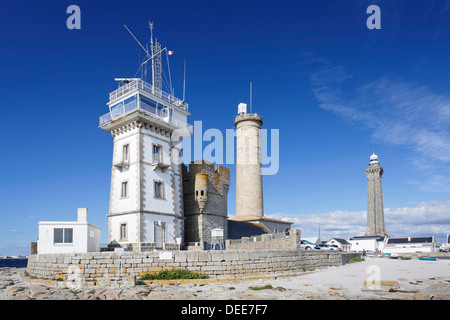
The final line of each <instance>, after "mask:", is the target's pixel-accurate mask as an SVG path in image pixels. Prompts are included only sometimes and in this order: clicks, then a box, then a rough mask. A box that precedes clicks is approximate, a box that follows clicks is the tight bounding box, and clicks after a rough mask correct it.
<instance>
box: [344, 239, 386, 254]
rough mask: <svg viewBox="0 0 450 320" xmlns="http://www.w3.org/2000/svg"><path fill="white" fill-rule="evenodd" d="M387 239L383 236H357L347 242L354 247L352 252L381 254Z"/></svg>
mask: <svg viewBox="0 0 450 320" xmlns="http://www.w3.org/2000/svg"><path fill="white" fill-rule="evenodd" d="M386 239H387V238H386V237H383V236H355V237H352V238H349V239H348V240H347V241H348V242H349V243H350V244H351V245H352V247H351V251H355V252H362V251H363V250H365V251H366V252H381V251H383V249H384V246H385V241H386Z"/></svg>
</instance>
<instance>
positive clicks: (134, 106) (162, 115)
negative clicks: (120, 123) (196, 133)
mask: <svg viewBox="0 0 450 320" xmlns="http://www.w3.org/2000/svg"><path fill="white" fill-rule="evenodd" d="M135 110H140V111H142V112H143V113H145V114H148V115H151V116H152V117H155V118H157V119H159V120H163V121H164V122H166V123H170V124H172V125H174V126H176V127H178V128H182V129H185V130H187V131H189V132H191V133H192V132H193V126H192V125H191V124H188V123H186V122H184V121H181V120H178V119H174V118H173V117H170V116H169V115H168V114H167V113H166V112H163V110H161V109H157V108H155V107H153V106H150V105H148V104H146V103H144V102H142V101H141V102H140V104H138V103H136V100H134V101H131V102H129V103H127V104H126V105H124V106H122V107H119V108H117V109H114V111H113V113H114V117H112V115H111V112H108V113H107V114H104V115H102V116H101V117H100V119H99V126H100V127H101V126H103V125H105V124H107V123H109V122H111V121H113V120H116V119H118V118H120V117H123V116H124V115H126V114H128V113H131V112H133V111H135ZM113 118H114V119H113Z"/></svg>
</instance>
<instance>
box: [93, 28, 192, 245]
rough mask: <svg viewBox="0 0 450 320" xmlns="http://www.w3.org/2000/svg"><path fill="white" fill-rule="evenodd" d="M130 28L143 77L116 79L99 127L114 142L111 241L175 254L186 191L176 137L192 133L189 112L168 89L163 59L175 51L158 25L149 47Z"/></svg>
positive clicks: (185, 105) (181, 229)
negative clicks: (160, 36) (160, 37)
mask: <svg viewBox="0 0 450 320" xmlns="http://www.w3.org/2000/svg"><path fill="white" fill-rule="evenodd" d="M125 28H126V26H125ZM126 29H127V30H128V31H129V32H130V34H131V35H132V36H133V38H134V39H135V40H136V41H137V43H138V44H139V46H140V47H141V48H142V49H143V50H144V52H145V58H144V60H143V61H142V63H141V64H140V66H139V69H138V71H137V72H136V74H138V73H139V72H140V77H136V75H135V77H133V78H120V79H116V81H118V85H119V86H118V88H117V89H116V90H115V91H113V92H111V93H110V94H109V102H108V103H107V105H108V108H109V112H108V113H106V114H105V115H103V116H101V117H100V124H99V127H100V128H101V129H103V130H106V131H108V132H109V133H111V135H112V136H113V138H114V147H113V160H112V170H111V191H110V203H109V213H108V242H109V246H110V247H123V248H127V249H128V250H133V251H149V250H155V249H156V250H157V249H161V250H175V249H177V248H178V245H177V242H179V241H180V238H181V239H182V238H184V237H183V230H184V225H183V219H182V217H183V199H182V196H183V192H182V179H181V160H180V151H181V149H180V144H179V143H176V142H172V141H171V136H172V133H173V132H174V130H177V129H184V130H186V133H187V134H190V132H191V131H192V129H191V128H192V126H190V125H189V124H188V123H187V117H188V116H189V115H190V113H189V112H188V105H187V103H185V101H182V100H180V99H177V98H175V97H174V96H173V89H172V87H171V80H170V81H169V83H168V86H169V89H168V91H169V93H168V92H165V91H164V90H163V84H164V81H163V79H165V77H163V75H164V74H163V72H164V71H163V69H162V61H163V59H162V57H163V54H164V55H165V56H166V58H167V62H168V61H169V57H168V56H169V55H170V54H171V53H172V52H168V51H167V49H166V48H163V49H161V45H160V44H159V43H158V42H157V41H156V40H154V39H153V24H152V23H150V33H151V37H150V44H149V45H147V46H146V47H144V46H143V45H142V44H141V43H140V42H139V41H138V40H137V39H136V37H134V35H133V34H132V33H131V31H130V30H129V29H128V28H126ZM148 48H149V49H148ZM150 63H151V83H148V82H147V81H146V80H147V69H148V68H147V65H148V64H150ZM168 69H169V74H170V68H168ZM169 79H170V75H169ZM177 239H178V240H177Z"/></svg>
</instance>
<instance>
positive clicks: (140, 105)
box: [99, 79, 193, 133]
mask: <svg viewBox="0 0 450 320" xmlns="http://www.w3.org/2000/svg"><path fill="white" fill-rule="evenodd" d="M138 89H142V90H143V91H145V92H147V93H151V92H149V91H151V90H154V88H153V86H152V85H150V84H148V83H146V82H144V81H142V80H141V79H136V80H133V81H131V82H129V83H127V84H125V85H123V86H121V87H120V88H119V89H117V90H116V91H114V92H112V93H111V94H110V103H109V104H110V105H112V104H113V102H114V101H116V100H117V99H118V98H119V97H123V96H124V95H125V94H127V93H130V92H133V91H136V92H137V93H138ZM159 93H161V94H159ZM159 93H158V92H157V94H156V95H153V94H151V96H152V97H156V98H158V97H160V99H161V100H163V101H165V102H169V103H170V106H172V107H167V106H166V105H165V104H162V103H160V102H157V101H156V100H157V99H154V100H152V99H148V98H145V99H144V95H139V94H138V95H137V99H136V98H128V99H126V100H125V101H122V102H118V103H117V104H115V105H114V106H113V107H111V108H110V112H108V113H107V114H104V115H103V116H101V117H100V119H99V126H100V127H102V126H104V125H106V124H108V123H110V122H112V121H113V120H116V119H119V118H121V117H123V116H125V115H127V114H130V113H132V112H134V111H136V110H139V111H141V112H142V113H144V114H147V115H149V116H151V117H154V118H156V119H158V120H160V121H163V122H166V123H168V124H171V125H173V126H175V127H177V128H181V129H185V130H187V131H189V132H191V133H192V132H193V128H192V125H190V124H188V123H186V122H184V121H181V120H179V119H175V118H174V117H173V111H174V110H172V109H173V108H179V109H181V110H184V111H187V108H188V105H187V104H186V103H184V102H182V101H181V100H179V99H177V98H175V97H173V96H171V95H169V94H167V93H165V92H162V91H161V90H159ZM130 99H131V101H128V100H130ZM127 101H128V102H127ZM111 102H112V103H111ZM125 102H127V103H125ZM151 102H154V103H153V104H152V103H151Z"/></svg>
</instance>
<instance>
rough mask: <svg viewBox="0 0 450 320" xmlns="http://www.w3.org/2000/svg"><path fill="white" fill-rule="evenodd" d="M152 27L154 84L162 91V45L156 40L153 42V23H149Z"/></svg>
mask: <svg viewBox="0 0 450 320" xmlns="http://www.w3.org/2000/svg"><path fill="white" fill-rule="evenodd" d="M149 27H150V50H151V52H152V54H151V56H153V57H154V58H153V59H152V76H153V77H152V84H153V87H155V88H156V89H159V90H162V78H161V69H162V68H161V44H159V43H158V41H157V40H156V39H155V42H153V22H149Z"/></svg>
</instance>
